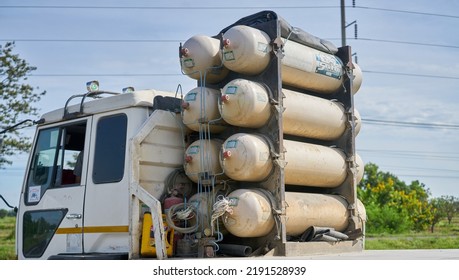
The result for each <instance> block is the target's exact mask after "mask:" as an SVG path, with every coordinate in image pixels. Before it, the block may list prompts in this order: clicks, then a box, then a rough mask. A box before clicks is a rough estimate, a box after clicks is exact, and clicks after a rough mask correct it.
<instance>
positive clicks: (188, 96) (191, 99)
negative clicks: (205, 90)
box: [185, 92, 198, 101]
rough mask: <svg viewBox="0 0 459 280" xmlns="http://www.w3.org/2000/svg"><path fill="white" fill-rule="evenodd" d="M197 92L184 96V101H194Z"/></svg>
mask: <svg viewBox="0 0 459 280" xmlns="http://www.w3.org/2000/svg"><path fill="white" fill-rule="evenodd" d="M197 94H198V93H197V92H190V93H188V94H187V95H186V96H185V101H195V100H196V95H197Z"/></svg>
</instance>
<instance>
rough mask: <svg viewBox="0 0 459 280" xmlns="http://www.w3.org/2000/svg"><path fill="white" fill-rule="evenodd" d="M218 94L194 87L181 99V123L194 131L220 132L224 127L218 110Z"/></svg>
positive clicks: (208, 89)
mask: <svg viewBox="0 0 459 280" xmlns="http://www.w3.org/2000/svg"><path fill="white" fill-rule="evenodd" d="M219 96H220V92H219V91H218V90H216V89H212V88H208V87H196V88H194V89H192V90H190V91H189V92H188V93H187V94H186V95H185V96H184V98H183V102H182V109H183V123H184V124H185V125H186V126H187V127H188V128H190V129H191V130H194V131H199V129H200V128H201V129H202V130H203V131H204V132H207V130H210V132H213V133H220V132H222V131H223V130H224V129H225V128H226V126H225V124H224V121H223V120H222V118H221V115H220V112H219V110H218V98H219Z"/></svg>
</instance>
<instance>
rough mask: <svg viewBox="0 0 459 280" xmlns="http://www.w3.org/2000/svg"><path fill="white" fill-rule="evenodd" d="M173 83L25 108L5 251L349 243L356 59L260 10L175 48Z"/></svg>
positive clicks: (61, 255)
mask: <svg viewBox="0 0 459 280" xmlns="http://www.w3.org/2000/svg"><path fill="white" fill-rule="evenodd" d="M179 60H180V67H181V71H182V73H183V74H184V75H188V76H189V77H190V78H192V79H195V80H196V83H197V87H196V88H194V89H191V90H190V91H188V92H187V93H186V94H184V93H183V92H181V90H180V87H178V88H177V91H176V92H165V91H158V90H153V89H151V90H134V89H133V88H126V89H123V91H122V93H117V92H112V91H105V90H101V89H100V86H99V83H98V82H97V81H91V82H88V84H87V92H85V93H83V94H76V95H72V96H70V97H69V98H68V100H67V102H66V103H65V104H64V106H63V107H62V108H59V109H56V110H54V111H51V112H47V113H45V114H43V115H42V117H41V118H40V120H39V121H37V122H36V123H37V126H36V133H35V136H34V141H33V148H32V151H31V153H30V157H29V160H28V163H27V171H26V173H25V178H24V182H23V186H22V190H21V195H20V201H19V210H18V214H17V224H16V241H17V245H16V250H17V255H18V258H19V259H139V258H157V259H166V258H196V257H197V258H215V257H221V256H225V257H226V256H234V257H249V256H302V255H310V254H326V253H336V252H348V251H361V250H363V248H364V235H365V220H366V215H365V208H364V206H363V204H362V203H361V202H360V201H359V200H358V199H357V192H356V186H357V184H358V182H359V180H360V179H361V178H362V176H363V162H362V159H361V158H360V157H359V156H358V155H357V154H356V152H355V137H356V135H357V133H358V131H359V129H360V116H359V114H358V112H357V110H355V108H354V104H353V95H354V94H355V93H356V92H357V91H358V89H359V87H360V84H361V70H360V68H359V67H358V65H357V64H355V63H353V62H352V52H351V48H350V47H349V46H345V47H341V48H336V47H335V46H334V45H333V44H332V43H330V42H328V41H326V40H322V39H320V38H317V37H315V36H313V35H311V34H309V33H307V32H305V31H303V30H302V29H300V28H297V27H292V26H290V24H288V22H286V21H285V20H284V19H283V18H281V17H280V16H278V15H277V14H276V13H275V12H273V11H261V12H258V13H256V14H253V15H249V16H247V17H244V18H241V19H240V20H238V21H237V22H235V23H234V24H231V25H229V26H227V27H225V28H224V29H222V30H221V31H220V32H219V33H218V34H217V35H215V36H203V35H197V36H193V37H192V38H190V39H189V40H187V41H186V42H185V43H184V44H183V45H182V44H180V46H179Z"/></svg>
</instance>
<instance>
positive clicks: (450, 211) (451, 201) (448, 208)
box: [441, 195, 459, 225]
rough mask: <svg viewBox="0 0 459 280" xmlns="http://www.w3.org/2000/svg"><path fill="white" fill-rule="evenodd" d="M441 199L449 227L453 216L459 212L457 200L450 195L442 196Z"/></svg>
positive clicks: (458, 200) (458, 201)
mask: <svg viewBox="0 0 459 280" xmlns="http://www.w3.org/2000/svg"><path fill="white" fill-rule="evenodd" d="M441 199H442V200H444V205H443V207H444V211H445V215H446V218H447V219H448V224H449V225H450V224H451V221H452V220H453V217H454V215H455V214H456V213H457V212H458V211H459V208H458V204H459V199H458V198H457V197H454V196H452V195H443V196H442V197H441Z"/></svg>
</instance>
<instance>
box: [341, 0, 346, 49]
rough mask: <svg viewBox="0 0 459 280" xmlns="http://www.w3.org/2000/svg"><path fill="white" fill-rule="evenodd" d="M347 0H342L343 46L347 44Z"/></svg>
mask: <svg viewBox="0 0 459 280" xmlns="http://www.w3.org/2000/svg"><path fill="white" fill-rule="evenodd" d="M345 5H346V0H341V46H342V47H344V46H346V8H345V7H344V6H345Z"/></svg>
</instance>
